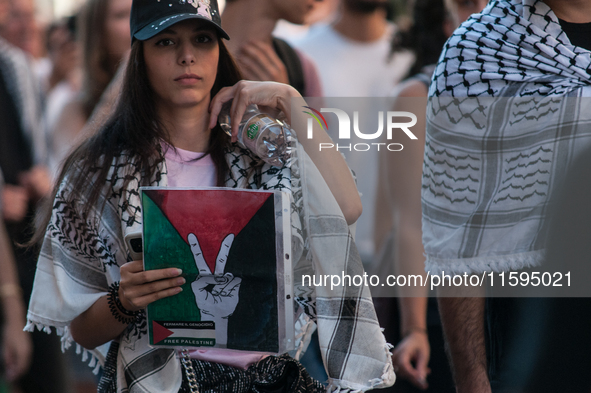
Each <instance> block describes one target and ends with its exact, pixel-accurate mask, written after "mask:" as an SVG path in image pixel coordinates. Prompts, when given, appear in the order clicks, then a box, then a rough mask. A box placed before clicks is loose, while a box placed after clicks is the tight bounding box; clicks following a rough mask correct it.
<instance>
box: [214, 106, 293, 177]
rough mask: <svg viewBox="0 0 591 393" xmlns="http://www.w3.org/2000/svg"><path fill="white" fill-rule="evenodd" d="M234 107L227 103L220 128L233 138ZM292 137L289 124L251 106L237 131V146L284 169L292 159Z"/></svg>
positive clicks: (221, 115) (220, 121) (221, 113)
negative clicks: (288, 141) (231, 113)
mask: <svg viewBox="0 0 591 393" xmlns="http://www.w3.org/2000/svg"><path fill="white" fill-rule="evenodd" d="M231 106H232V101H229V102H226V103H225V104H224V106H223V107H222V110H221V111H220V114H219V116H218V120H219V123H220V126H221V127H222V129H223V130H224V131H225V132H226V134H228V135H230V136H231V135H232V122H231V119H230V108H231ZM291 134H292V133H291V128H290V127H289V125H288V124H287V123H285V122H282V121H280V120H277V119H274V118H272V117H271V116H270V115H269V114H267V113H264V112H263V111H261V110H260V109H259V107H258V106H257V105H249V106H248V107H247V108H246V111H245V112H244V115H243V116H242V121H241V122H240V127H239V128H238V143H239V144H240V145H241V146H242V147H244V148H246V149H248V150H250V151H251V152H253V153H254V154H255V155H256V156H258V157H259V158H261V159H262V160H263V161H265V162H267V163H269V164H271V165H274V166H283V165H285V163H286V162H287V160H288V159H289V156H290V149H289V145H288V143H287V140H288V137H289V136H290V135H291Z"/></svg>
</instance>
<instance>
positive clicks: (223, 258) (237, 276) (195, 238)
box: [140, 187, 293, 353]
mask: <svg viewBox="0 0 591 393" xmlns="http://www.w3.org/2000/svg"><path fill="white" fill-rule="evenodd" d="M140 192H141V197H142V214H143V249H144V267H145V269H146V270H152V269H162V268H168V267H177V268H180V269H182V271H183V277H185V279H186V283H185V284H184V285H183V286H182V289H183V291H182V292H181V293H179V294H178V295H174V296H171V297H168V298H164V299H161V300H158V301H156V302H154V303H151V304H150V305H149V306H148V311H147V313H148V331H149V335H150V344H151V345H153V346H155V347H161V346H162V347H201V348H203V347H206V348H207V347H210V348H229V349H234V350H246V351H260V352H272V353H280V352H283V351H285V350H288V349H290V347H292V346H293V337H292V336H293V303H292V302H293V300H290V299H291V279H290V278H291V277H290V274H289V272H291V261H290V259H289V254H290V252H291V249H290V245H291V243H290V242H291V239H290V232H289V229H290V224H289V211H290V210H289V197H288V196H287V195H286V194H284V193H281V192H278V191H276V192H273V191H251V190H237V189H227V188H209V189H169V188H158V187H142V188H141V190H140ZM286 272H288V273H287V274H286ZM290 326H291V328H290Z"/></svg>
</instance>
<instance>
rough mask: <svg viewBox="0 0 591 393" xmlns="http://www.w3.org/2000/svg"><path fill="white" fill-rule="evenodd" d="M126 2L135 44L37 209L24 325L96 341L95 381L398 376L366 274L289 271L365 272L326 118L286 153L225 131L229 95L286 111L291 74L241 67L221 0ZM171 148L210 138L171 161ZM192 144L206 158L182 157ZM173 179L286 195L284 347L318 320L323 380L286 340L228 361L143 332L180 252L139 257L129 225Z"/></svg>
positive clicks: (134, 227) (256, 388) (333, 380)
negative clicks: (250, 72)
mask: <svg viewBox="0 0 591 393" xmlns="http://www.w3.org/2000/svg"><path fill="white" fill-rule="evenodd" d="M198 8H199V10H201V11H203V9H204V8H205V9H207V11H208V12H197V9H198ZM131 15H132V16H131V32H132V41H133V44H132V51H131V55H130V60H129V63H128V67H127V72H126V76H125V80H124V83H123V88H122V92H121V97H120V101H119V104H118V106H117V109H116V110H115V112H114V115H113V116H112V118H111V119H110V120H109V121H108V122H107V123H106V124H105V125H104V126H103V127H102V128H101V129H100V130H99V131H98V132H97V134H95V135H93V136H92V137H90V138H89V139H87V140H86V141H84V142H83V143H82V145H81V146H80V147H78V148H77V149H76V150H75V151H74V152H73V153H72V154H71V155H70V157H69V158H68V159H67V161H66V162H65V164H64V166H63V168H62V171H61V174H60V177H59V181H58V184H57V187H56V190H55V198H54V200H53V203H52V205H51V206H47V208H46V210H45V213H46V217H45V220H46V221H45V223H46V226H43V227H40V228H39V229H38V230H37V232H36V238H38V239H43V246H42V249H41V255H40V257H39V262H38V265H37V273H36V276H35V286H34V290H33V295H32V298H31V302H30V305H29V310H28V314H27V319H28V321H27V322H28V324H27V326H26V329H27V330H34V329H35V328H37V329H39V330H44V331H46V332H51V331H52V329H55V331H56V332H57V333H58V334H59V335H61V336H62V343H63V346H64V348H67V347H69V346H70V345H72V343H73V342H75V343H76V344H77V349H78V352H82V355H83V360H86V359H87V358H88V356H89V354H90V365H91V366H92V367H95V368H96V371H97V372H98V369H99V368H101V367H103V368H104V372H103V375H102V379H101V383H100V384H99V391H100V392H101V393H103V392H109V393H110V392H118V393H123V392H130V393H134V392H142V393H148V392H149V393H152V392H185V391H191V392H195V391H196V389H195V386H194V385H192V381H191V378H195V379H196V384H197V385H198V387H199V389H200V390H202V391H208V392H227V391H232V392H245V393H246V392H265V391H273V392H279V391H280V392H286V393H287V392H296V393H304V392H310V393H312V392H319V391H324V390H328V391H330V392H333V391H334V392H362V391H366V390H369V389H372V388H379V387H383V386H390V385H392V384H393V383H394V379H395V375H394V371H393V367H392V363H391V359H390V352H389V349H390V347H391V346H389V345H388V344H387V343H386V341H385V339H384V336H383V334H382V332H381V330H380V327H379V324H378V323H377V318H376V315H375V310H374V308H373V303H372V301H371V296H370V294H369V290H368V288H367V287H366V286H353V285H349V286H343V287H340V288H338V289H335V290H333V289H332V288H328V287H318V288H315V287H312V286H311V284H309V286H303V285H302V284H303V283H300V282H299V280H298V277H301V276H302V275H303V274H339V275H340V274H349V275H359V274H361V275H363V267H362V265H361V260H360V258H359V254H358V253H357V250H356V248H355V244H354V242H353V240H352V236H351V234H350V232H349V230H348V221H350V220H352V221H353V222H354V221H355V220H356V219H357V217H358V215H359V213H360V209H358V208H359V207H360V206H358V204H359V196H358V192H357V189H356V187H355V183H354V180H353V176H352V175H351V172H350V170H349V168H348V167H347V166H346V163H345V162H344V160H343V158H342V157H341V156H340V155H338V153H337V154H335V155H320V156H319V155H318V153H317V152H314V151H313V150H314V149H313V148H312V147H313V146H317V143H318V142H320V141H321V140H326V139H325V138H328V136H327V135H326V134H322V133H320V132H319V133H318V134H315V137H314V138H313V139H309V140H308V139H305V140H304V139H303V140H302V141H301V142H298V141H297V140H295V139H294V140H293V141H292V140H288V143H289V144H290V147H291V157H290V159H289V160H288V162H287V163H286V164H285V165H283V166H281V167H275V166H271V165H270V164H266V163H264V162H262V161H261V160H260V159H258V158H257V157H254V156H253V155H252V154H251V153H249V152H248V151H246V150H244V149H241V148H240V147H238V146H237V145H236V144H235V143H232V140H234V141H235V140H236V134H237V131H238V122H234V124H233V127H232V129H233V134H232V137H230V136H229V135H226V134H225V133H224V131H223V130H222V129H221V127H220V125H219V124H218V123H217V117H218V113H219V112H220V110H221V107H222V104H223V103H225V102H228V101H230V100H233V105H234V106H233V107H232V112H231V113H232V119H234V120H235V119H241V118H242V115H243V113H244V111H245V109H246V107H247V106H248V105H250V104H258V105H264V106H267V107H272V108H276V109H279V110H281V111H282V112H283V113H284V115H285V117H286V119H287V120H288V121H292V120H295V119H296V116H300V115H299V114H298V113H299V112H297V111H292V110H291V105H290V104H291V100H292V99H294V100H295V101H296V102H297V103H299V104H301V105H305V103H304V101H303V99H302V97H301V96H300V95H299V93H297V91H296V90H295V89H294V88H293V87H291V86H288V85H283V84H279V83H271V82H267V83H265V82H247V81H241V80H240V73H239V71H238V69H237V68H236V65H235V63H234V61H233V59H232V57H231V55H230V54H229V52H228V50H227V48H226V47H225V44H224V42H223V41H222V38H226V39H227V38H228V35H227V34H226V32H225V31H224V30H223V29H222V28H221V23H220V17H219V11H218V9H217V2H216V1H215V0H204V1H199V2H197V1H190V2H186V1H182V2H173V3H169V2H160V1H156V0H134V1H133V6H132V13H131ZM294 112H297V113H294ZM303 116H304V115H301V117H303ZM300 120H301V119H300ZM163 146H164V147H163ZM166 146H172V147H174V148H171V149H169V148H168V147H166ZM306 146H307V147H308V148H307V150H306V151H305V150H304V149H305V148H306ZM171 151H172V153H179V152H182V154H184V155H185V157H194V154H195V153H198V152H201V153H203V154H198V156H197V158H186V159H181V160H180V162H175V161H174V160H172V159H171V158H170V156H169V153H171ZM191 154H193V155H191ZM179 157H181V158H183V157H182V156H179ZM197 160H200V164H202V165H199V166H193V167H194V168H193V169H192V168H190V166H191V164H193V163H195V161H197ZM178 164H180V165H178ZM179 166H181V169H179ZM182 172H185V173H186V172H190V173H189V175H185V176H184V177H183V176H182V175H183V173H182ZM173 181H174V182H175V183H173ZM198 182H199V184H195V183H198ZM173 184H175V185H176V186H178V187H194V186H196V185H197V186H201V187H215V186H225V187H232V188H248V189H261V190H265V189H275V190H282V191H285V192H288V193H289V194H290V195H291V202H292V204H291V214H290V217H291V225H292V253H291V256H292V260H293V262H294V271H293V274H292V277H293V278H294V284H295V288H296V289H295V290H294V295H295V299H294V300H295V301H296V302H297V307H296V308H297V314H296V315H295V316H294V317H295V320H296V329H295V330H296V331H297V333H296V341H297V343H296V351H295V352H294V353H293V355H294V357H295V358H298V356H299V355H301V354H302V352H303V351H304V350H305V347H306V345H307V343H308V342H309V336H310V334H311V333H312V332H313V331H314V329H315V327H317V328H318V332H319V341H320V348H321V351H322V354H323V360H324V361H325V368H326V370H327V374H328V375H329V381H328V387H324V386H323V385H322V384H321V383H319V382H318V381H314V380H313V379H312V378H311V377H310V376H309V375H308V374H307V373H306V372H305V370H304V369H303V368H302V367H301V365H300V364H299V363H298V362H297V361H296V360H295V359H294V358H291V357H290V356H288V355H286V354H284V355H282V356H267V355H268V354H260V353H258V354H253V353H248V354H247V355H250V356H251V358H252V357H253V356H255V355H256V356H257V358H256V360H252V361H249V362H246V363H247V364H240V365H239V366H233V364H235V363H232V362H231V360H228V359H229V358H233V357H237V356H235V355H233V354H228V353H225V356H222V355H219V354H218V358H217V359H214V357H215V355H214V354H211V352H210V351H209V352H210V353H209V356H210V357H209V358H207V356H208V354H207V352H208V351H196V350H195V351H193V352H192V353H191V354H190V355H189V354H187V355H188V356H189V357H190V358H189V359H187V358H186V357H185V358H183V362H182V364H183V365H182V366H181V361H180V360H179V358H178V357H177V356H175V350H173V349H169V348H152V347H150V346H149V344H148V333H147V332H148V330H147V326H146V318H145V313H144V312H143V310H144V309H145V307H146V306H147V304H149V303H151V302H153V301H155V300H158V299H160V298H163V297H169V296H173V295H175V294H177V293H179V292H180V290H181V289H182V288H181V285H183V284H184V283H185V280H184V279H182V278H181V277H179V275H180V274H181V273H180V272H179V271H178V269H174V268H169V269H157V270H150V271H149V272H144V271H143V264H142V261H141V260H133V261H132V257H131V253H130V251H129V250H128V247H127V246H126V244H125V241H124V239H125V236H126V235H128V234H130V233H135V232H138V231H139V230H140V229H141V225H142V215H141V204H140V200H139V193H138V188H139V187H140V186H147V185H153V186H163V187H167V186H171V187H172V186H173ZM187 284H190V283H187ZM107 293H109V297H107ZM108 298H110V299H113V298H115V299H118V301H117V300H116V301H115V305H116V307H115V305H114V306H113V308H111V309H110V307H109V305H108V300H107V299H108ZM112 304H113V303H112ZM130 315H132V316H133V317H132V318H130V317H129V316H130ZM82 347H84V348H87V349H82ZM202 352H203V353H202ZM222 352H223V351H222ZM204 353H205V354H204ZM222 357H224V359H221V358H222ZM191 369H193V371H191ZM195 370H196V371H197V373H196V374H195V372H194V371H195Z"/></svg>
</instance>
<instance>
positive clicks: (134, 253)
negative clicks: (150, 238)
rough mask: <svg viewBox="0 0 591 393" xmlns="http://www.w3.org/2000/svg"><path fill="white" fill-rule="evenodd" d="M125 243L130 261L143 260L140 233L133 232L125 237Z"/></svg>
mask: <svg viewBox="0 0 591 393" xmlns="http://www.w3.org/2000/svg"><path fill="white" fill-rule="evenodd" d="M125 243H126V244H127V248H128V249H129V253H130V254H131V259H133V260H134V261H141V260H143V259H144V250H143V244H142V233H141V232H133V233H128V234H127V235H126V236H125Z"/></svg>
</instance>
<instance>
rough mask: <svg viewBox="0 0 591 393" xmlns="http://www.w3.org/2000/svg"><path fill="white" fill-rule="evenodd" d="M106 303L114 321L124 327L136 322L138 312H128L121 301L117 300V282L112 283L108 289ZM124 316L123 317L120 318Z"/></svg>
mask: <svg viewBox="0 0 591 393" xmlns="http://www.w3.org/2000/svg"><path fill="white" fill-rule="evenodd" d="M107 301H108V302H109V309H110V310H111V314H113V316H114V317H115V319H116V320H117V321H119V322H121V323H123V324H125V325H129V324H130V323H133V322H135V321H136V319H137V317H138V315H139V314H140V311H139V310H138V311H129V310H127V309H126V308H125V307H123V304H121V300H120V299H119V282H114V283H113V284H111V286H110V287H109V294H108V295H107ZM122 315H125V316H122Z"/></svg>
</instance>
